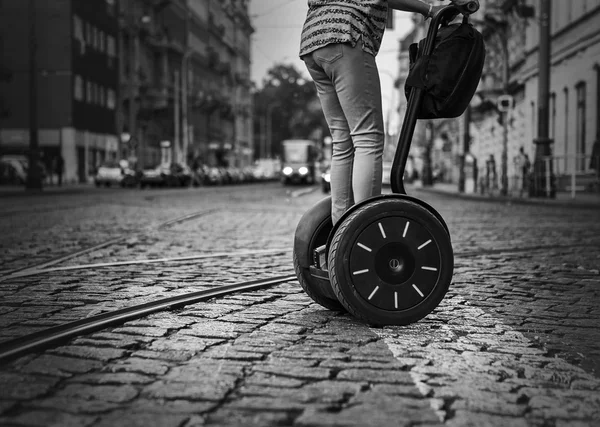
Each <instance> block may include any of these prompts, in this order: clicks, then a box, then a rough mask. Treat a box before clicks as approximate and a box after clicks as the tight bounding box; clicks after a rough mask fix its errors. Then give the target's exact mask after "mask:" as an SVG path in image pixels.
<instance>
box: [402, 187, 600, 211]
mask: <svg viewBox="0 0 600 427" xmlns="http://www.w3.org/2000/svg"><path fill="white" fill-rule="evenodd" d="M412 189H413V190H414V191H422V192H424V193H433V194H439V195H445V196H448V197H456V198H459V199H464V200H474V201H480V202H488V203H504V204H507V205H510V204H515V205H530V206H560V207H565V208H567V207H568V208H576V209H591V210H600V197H598V202H576V201H573V200H553V199H550V200H549V199H529V198H518V197H502V196H477V195H472V194H464V193H459V192H457V191H446V190H442V189H439V188H438V189H436V188H435V187H413V188H412Z"/></svg>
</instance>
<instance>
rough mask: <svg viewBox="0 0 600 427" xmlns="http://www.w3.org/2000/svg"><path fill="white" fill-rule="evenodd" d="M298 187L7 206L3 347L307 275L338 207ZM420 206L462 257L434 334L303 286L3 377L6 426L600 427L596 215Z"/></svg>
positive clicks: (428, 326)
mask: <svg viewBox="0 0 600 427" xmlns="http://www.w3.org/2000/svg"><path fill="white" fill-rule="evenodd" d="M301 190H303V188H302V187H283V186H282V185H281V184H280V183H269V184H256V185H243V186H231V187H201V188H197V189H195V188H190V189H184V190H144V191H140V190H125V189H117V190H114V189H113V190H108V189H107V190H105V189H93V190H92V189H90V191H89V192H85V193H80V194H79V193H77V194H63V195H60V194H59V195H57V194H55V195H52V196H49V195H40V196H32V195H27V196H25V195H23V196H16V195H15V196H10V197H3V198H1V199H0V235H1V236H2V238H1V243H0V248H1V249H2V250H1V252H0V289H1V299H0V325H1V327H2V328H1V330H0V348H1V347H2V344H3V343H6V342H7V341H9V340H11V339H14V338H17V337H22V336H24V335H26V334H30V333H34V332H38V331H40V330H43V329H45V328H49V327H52V326H56V325H60V324H63V323H65V322H71V321H76V320H79V319H83V318H87V317H90V316H95V315H98V314H101V313H106V312H109V311H111V310H115V309H118V308H123V307H129V306H133V305H135V304H140V303H145V302H148V301H152V300H155V299H158V298H164V297H169V296H174V295H181V294H184V293H188V292H192V291H198V290H203V289H211V288H214V287H216V286H220V285H224V284H232V283H238V282H243V281H248V280H256V279H261V278H266V277H276V276H281V275H285V274H293V265H292V256H291V249H292V242H293V237H294V230H295V228H296V225H297V223H298V220H299V219H300V217H301V216H302V214H303V213H304V212H305V210H306V209H307V208H308V207H310V206H311V205H313V204H314V203H316V202H317V201H318V200H320V199H321V198H322V197H323V194H322V193H321V192H320V190H319V188H318V187H315V189H314V191H308V192H307V191H301ZM408 190H409V194H413V195H416V196H418V197H421V198H423V199H425V200H427V201H428V202H429V203H430V204H431V205H432V206H434V207H435V208H436V209H437V210H439V211H440V213H441V214H442V216H443V217H444V219H445V220H446V222H447V224H448V227H449V229H450V233H451V236H452V241H453V246H454V252H455V270H454V279H453V284H452V285H451V287H450V291H449V292H448V294H447V295H446V297H445V299H444V300H443V301H442V303H441V304H440V306H439V307H438V308H437V310H435V311H434V312H433V313H432V314H431V315H429V316H428V317H426V318H425V319H423V320H422V321H421V322H419V323H416V324H413V325H410V326H406V327H385V328H370V327H368V326H366V325H364V324H362V323H360V322H358V321H357V320H355V319H354V318H353V317H351V316H349V315H347V314H341V313H337V312H332V311H328V310H326V309H324V308H323V307H321V306H320V305H318V304H316V303H313V302H312V300H311V299H310V298H309V297H308V296H307V295H306V294H305V293H304V292H303V291H302V289H301V287H300V285H299V284H298V281H297V280H290V281H289V282H286V283H284V284H282V285H277V286H273V287H270V288H266V289H262V290H258V291H253V292H245V293H235V294H231V295H228V296H225V297H220V298H215V299H212V300H210V301H208V302H205V303H198V304H191V305H187V306H185V307H184V308H180V309H173V310H169V311H162V312H159V313H155V314H151V315H149V316H147V317H144V318H141V319H138V320H134V321H128V322H126V323H124V324H122V325H119V326H116V327H109V328H106V329H103V330H102V331H98V332H95V333H92V334H88V335H82V336H79V337H77V338H74V339H71V340H69V341H68V342H64V343H63V344H62V345H60V346H56V347H53V348H51V349H49V350H46V351H40V352H35V353H32V354H28V355H26V356H23V357H20V358H18V359H15V360H13V361H10V362H7V363H4V364H2V365H0V383H1V384H3V385H2V387H0V425H2V426H5V425H6V426H111V427H113V426H128V427H129V426H157V427H159V426H160V427H171V426H173V427H194V426H204V425H206V426H370V425H389V426H438V425H439V426H457V427H458V426H473V427H480V426H510V427H512V426H539V427H563V426H564V427H566V426H575V427H580V426H581V427H582V426H598V425H600V222H599V221H598V219H599V215H598V212H599V210H598V209H600V208H598V209H589V208H588V209H585V208H581V207H577V206H565V205H559V204H557V205H535V204H511V203H500V202H487V201H482V200H465V199H461V198H459V197H455V196H450V195H443V194H436V193H431V192H426V191H423V190H419V189H414V188H409V189H408ZM86 249H89V250H87V251H86ZM76 251H78V252H77V253H76V254H75V255H76V256H73V254H74V253H75V252H76ZM194 256H197V258H194V259H192V258H193V257H194ZM186 257H187V258H188V259H186ZM32 266H37V267H35V269H31V268H30V267H32ZM36 269H37V270H39V271H37V270H36Z"/></svg>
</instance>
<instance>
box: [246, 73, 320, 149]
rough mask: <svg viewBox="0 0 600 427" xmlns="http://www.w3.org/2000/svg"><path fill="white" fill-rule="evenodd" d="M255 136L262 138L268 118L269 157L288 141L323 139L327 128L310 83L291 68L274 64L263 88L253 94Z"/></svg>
mask: <svg viewBox="0 0 600 427" xmlns="http://www.w3.org/2000/svg"><path fill="white" fill-rule="evenodd" d="M254 111H255V114H256V116H257V117H256V119H255V121H254V122H255V126H257V132H256V134H257V135H258V136H259V141H260V138H261V137H263V138H264V133H265V129H261V128H260V127H261V125H264V124H266V123H268V119H267V117H266V116H267V114H269V115H270V118H271V126H272V129H271V131H272V141H273V146H272V147H271V150H272V151H271V154H272V155H277V154H279V153H280V143H281V141H282V140H284V139H289V138H303V139H304V138H322V136H323V135H326V134H328V130H327V124H326V122H325V118H324V116H323V112H322V110H321V104H320V102H319V99H318V97H317V92H316V89H315V85H314V83H313V82H312V80H309V79H306V78H305V77H304V76H303V75H302V74H301V73H300V71H298V70H297V69H296V68H295V67H294V66H293V65H286V64H275V65H274V66H273V67H272V68H270V69H269V70H268V71H267V76H266V77H265V79H264V80H263V87H262V88H261V89H259V90H257V91H256V92H255V94H254Z"/></svg>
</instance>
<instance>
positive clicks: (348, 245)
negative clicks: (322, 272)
mask: <svg viewBox="0 0 600 427" xmlns="http://www.w3.org/2000/svg"><path fill="white" fill-rule="evenodd" d="M409 223H410V224H409ZM407 224H408V225H407ZM328 266H329V278H330V281H331V286H332V288H333V291H334V293H335V295H336V297H337V299H338V301H339V302H340V303H341V304H342V305H343V306H344V307H345V308H346V309H347V310H348V312H350V313H351V314H352V315H354V316H355V317H357V318H358V319H360V320H362V321H364V322H365V323H368V324H370V325H373V326H384V325H407V324H410V323H414V322H416V321H418V320H420V319H422V318H423V317H425V316H427V315H428V314H429V313H431V312H432V311H433V310H434V309H435V308H436V307H437V306H438V304H439V303H440V302H441V301H442V299H443V298H444V296H445V295H446V292H447V291H448V288H449V286H450V282H451V280H452V274H453V269H454V255H453V252H452V244H451V242H450V236H449V235H448V233H447V232H446V229H445V228H444V226H443V224H442V223H441V222H440V221H439V220H438V219H437V218H436V216H435V214H433V213H432V212H430V211H429V210H428V209H426V208H424V207H423V206H421V205H419V204H417V203H414V202H412V201H408V200H403V199H395V198H386V199H381V200H374V201H372V202H370V203H367V204H365V205H362V206H359V207H357V208H356V211H355V212H352V213H351V214H350V215H349V216H348V217H346V218H345V219H344V220H343V223H342V224H340V226H339V227H338V229H337V230H336V232H335V235H334V236H333V239H332V241H331V244H330V247H329V256H328Z"/></svg>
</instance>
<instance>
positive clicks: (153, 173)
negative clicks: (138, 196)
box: [140, 164, 169, 188]
mask: <svg viewBox="0 0 600 427" xmlns="http://www.w3.org/2000/svg"><path fill="white" fill-rule="evenodd" d="M168 174H169V166H168V165H165V164H160V165H156V166H152V167H149V168H145V169H144V170H143V171H142V176H141V177H140V187H142V188H145V187H164V186H166V185H167V180H166V176H167V175H168Z"/></svg>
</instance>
